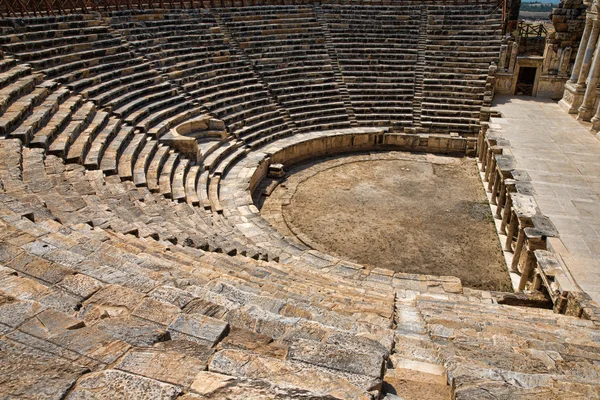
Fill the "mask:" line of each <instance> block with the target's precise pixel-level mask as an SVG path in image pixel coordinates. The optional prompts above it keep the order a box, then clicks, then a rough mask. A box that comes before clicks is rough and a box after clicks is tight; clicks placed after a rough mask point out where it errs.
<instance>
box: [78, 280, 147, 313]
mask: <svg viewBox="0 0 600 400" xmlns="http://www.w3.org/2000/svg"><path fill="white" fill-rule="evenodd" d="M143 298H144V295H143V294H141V293H138V292H135V291H133V290H131V289H128V288H126V287H123V286H119V285H109V286H107V287H105V288H104V289H101V290H100V291H98V292H96V293H95V294H94V295H93V296H92V297H90V298H89V299H87V300H86V301H85V302H84V303H83V307H82V308H81V311H80V312H79V317H80V318H82V319H83V320H85V321H94V320H98V319H101V318H105V317H106V316H109V317H111V318H112V317H125V316H127V315H129V314H131V312H132V311H133V310H134V309H135V307H136V306H137V305H138V304H139V303H140V302H141V301H142V299H143Z"/></svg>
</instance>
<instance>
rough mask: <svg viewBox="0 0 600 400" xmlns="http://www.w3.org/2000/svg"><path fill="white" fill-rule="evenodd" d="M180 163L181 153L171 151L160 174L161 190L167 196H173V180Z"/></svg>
mask: <svg viewBox="0 0 600 400" xmlns="http://www.w3.org/2000/svg"><path fill="white" fill-rule="evenodd" d="M178 163H179V153H176V152H175V153H170V154H169V156H168V158H167V160H166V161H165V163H164V165H163V167H162V169H161V170H160V176H159V179H158V182H159V192H160V194H161V195H163V196H165V197H166V198H171V196H172V190H171V181H172V178H173V174H174V173H175V169H176V168H177V164H178Z"/></svg>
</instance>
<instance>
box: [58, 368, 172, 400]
mask: <svg viewBox="0 0 600 400" xmlns="http://www.w3.org/2000/svg"><path fill="white" fill-rule="evenodd" d="M180 394H181V388H179V387H177V386H175V385H170V384H168V383H163V382H159V381H157V380H154V379H149V378H145V377H143V376H138V375H133V374H129V373H127V372H123V371H118V370H114V369H109V370H104V371H100V372H93V373H91V374H87V375H84V376H83V377H81V378H80V379H79V380H78V381H77V383H76V385H75V387H74V388H73V390H72V391H71V392H70V393H69V395H68V396H67V397H66V399H67V400H88V399H106V400H112V399H114V400H123V399H148V400H150V399H162V400H169V399H175V398H176V397H177V396H179V395H180Z"/></svg>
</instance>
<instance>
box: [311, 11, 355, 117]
mask: <svg viewBox="0 0 600 400" xmlns="http://www.w3.org/2000/svg"><path fill="white" fill-rule="evenodd" d="M313 8H314V10H315V15H316V16H317V21H319V25H320V26H321V29H322V31H323V36H324V37H325V46H326V47H327V53H328V54H329V58H330V60H331V67H332V69H333V74H334V75H335V80H336V82H337V84H338V90H339V92H340V95H341V97H342V99H343V101H344V107H346V111H347V113H348V119H349V120H350V126H358V122H356V116H355V115H354V110H353V109H352V101H351V100H350V93H349V92H348V87H347V86H346V83H345V82H344V77H343V75H342V69H341V67H340V63H339V60H338V56H337V51H336V49H335V45H334V44H333V40H332V38H331V32H330V31H329V25H328V24H327V21H326V20H325V18H324V17H323V9H322V8H321V5H320V4H316V3H315V4H314V6H313Z"/></svg>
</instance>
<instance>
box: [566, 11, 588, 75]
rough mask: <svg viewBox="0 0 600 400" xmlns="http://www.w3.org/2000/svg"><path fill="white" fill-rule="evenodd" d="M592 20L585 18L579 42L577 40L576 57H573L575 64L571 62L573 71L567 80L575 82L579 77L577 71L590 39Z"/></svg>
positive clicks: (579, 69)
mask: <svg viewBox="0 0 600 400" xmlns="http://www.w3.org/2000/svg"><path fill="white" fill-rule="evenodd" d="M592 25H593V21H592V19H591V18H589V17H588V18H586V19H585V29H584V30H583V36H582V37H581V42H579V49H578V50H577V57H576V58H575V64H573V72H572V73H571V79H569V82H571V83H575V82H577V80H578V79H579V72H580V71H581V65H582V64H583V56H584V54H585V49H586V48H587V42H588V40H590V34H591V33H592Z"/></svg>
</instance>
